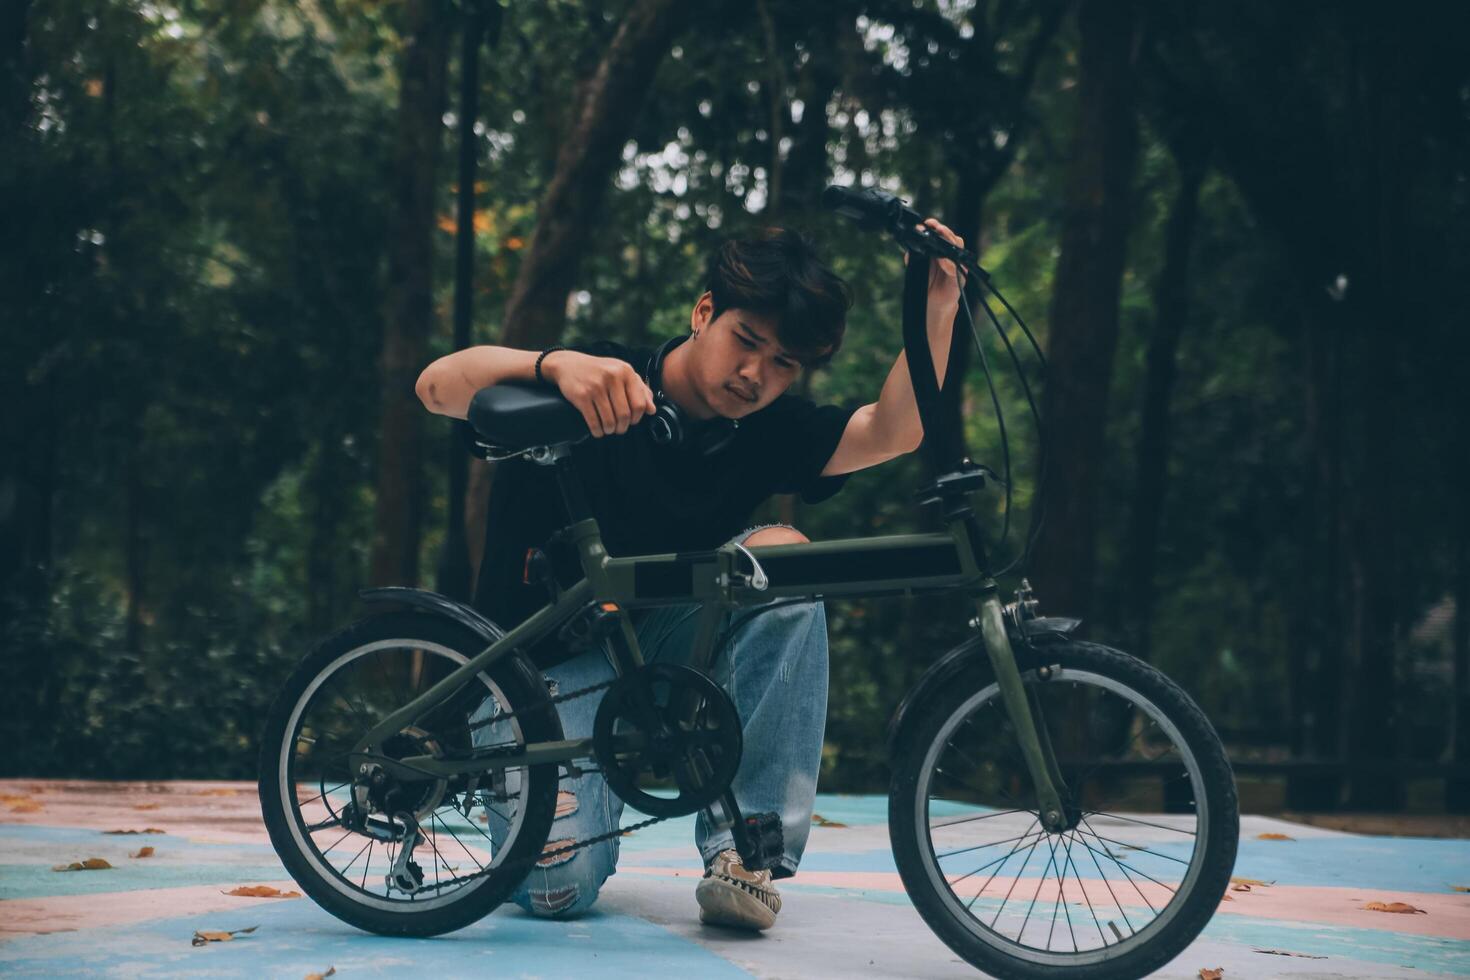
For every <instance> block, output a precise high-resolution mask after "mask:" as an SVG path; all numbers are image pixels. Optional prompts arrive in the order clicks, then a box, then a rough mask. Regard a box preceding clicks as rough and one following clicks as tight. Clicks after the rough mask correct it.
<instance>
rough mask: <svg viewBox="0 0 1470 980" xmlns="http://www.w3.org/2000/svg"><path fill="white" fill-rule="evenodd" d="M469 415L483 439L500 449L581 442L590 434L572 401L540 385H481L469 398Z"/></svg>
mask: <svg viewBox="0 0 1470 980" xmlns="http://www.w3.org/2000/svg"><path fill="white" fill-rule="evenodd" d="M468 417H469V423H470V425H472V426H474V427H475V431H476V432H477V433H479V434H480V437H481V438H482V439H484V440H485V441H486V442H487V443H490V444H491V445H494V446H499V447H501V448H503V449H511V450H519V449H528V448H530V447H532V446H554V445H556V444H557V443H563V442H566V443H571V442H580V441H581V440H583V439H585V438H587V437H588V436H589V435H590V434H591V433H589V432H588V431H587V422H586V420H585V419H583V418H582V413H581V412H579V411H577V410H576V408H574V407H573V406H572V403H571V402H569V401H567V400H566V399H565V398H563V397H562V396H561V393H560V392H557V391H555V390H552V389H549V388H543V387H541V386H539V385H526V384H517V383H515V382H505V383H501V384H498V385H491V386H490V387H488V388H481V389H480V390H479V391H477V392H475V397H474V398H472V399H471V400H470V410H469V412H468Z"/></svg>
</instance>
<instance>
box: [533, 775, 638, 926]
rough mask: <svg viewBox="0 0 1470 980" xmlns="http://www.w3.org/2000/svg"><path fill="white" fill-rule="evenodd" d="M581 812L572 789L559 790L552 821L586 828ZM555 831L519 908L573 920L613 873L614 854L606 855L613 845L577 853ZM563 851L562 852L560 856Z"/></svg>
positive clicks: (582, 849) (555, 829) (535, 913)
mask: <svg viewBox="0 0 1470 980" xmlns="http://www.w3.org/2000/svg"><path fill="white" fill-rule="evenodd" d="M581 809H582V801H581V800H580V799H578V797H577V794H576V793H575V792H572V791H571V790H565V789H564V790H560V791H559V792H558V793H557V794H556V813H555V817H554V818H553V819H554V820H555V821H556V822H557V824H558V825H563V824H565V826H566V829H571V828H574V827H577V828H582V829H585V828H586V823H585V821H584V820H578V819H576V818H577V817H578V816H579V814H580V811H581ZM560 829H562V828H561V826H558V827H556V828H554V829H553V830H552V834H551V839H550V840H548V841H547V842H546V846H545V847H543V848H542V856H541V858H540V859H539V860H537V862H536V866H535V867H534V868H533V869H532V870H531V872H530V874H529V875H527V877H526V883H525V889H524V893H523V895H521V896H519V898H520V905H521V907H522V908H524V909H525V910H526V911H528V912H530V913H531V914H533V915H538V916H546V917H554V918H558V919H570V918H575V917H576V916H578V915H581V914H582V913H583V912H586V911H587V910H588V909H590V908H591V907H592V905H593V903H594V902H596V901H597V893H598V892H599V891H600V890H601V888H602V883H603V882H604V881H606V880H607V878H608V876H609V875H611V874H612V868H613V865H614V864H615V862H616V857H615V855H610V854H606V853H604V852H603V851H604V849H606V848H611V847H613V846H614V845H613V844H611V843H610V842H606V841H604V842H601V843H597V844H593V845H590V846H588V847H585V848H580V849H577V850H566V848H567V847H569V846H571V845H572V844H574V843H575V841H574V840H573V839H572V838H570V837H563V836H562V835H561V834H560V833H558V832H557V831H558V830H560ZM558 852H560V853H558Z"/></svg>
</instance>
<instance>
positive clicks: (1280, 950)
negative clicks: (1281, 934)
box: [1251, 949, 1327, 960]
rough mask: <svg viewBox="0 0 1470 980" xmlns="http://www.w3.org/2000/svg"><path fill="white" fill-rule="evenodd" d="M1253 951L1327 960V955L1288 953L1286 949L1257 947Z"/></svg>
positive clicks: (1270, 954) (1271, 954)
mask: <svg viewBox="0 0 1470 980" xmlns="http://www.w3.org/2000/svg"><path fill="white" fill-rule="evenodd" d="M1251 952H1253V953H1265V954H1267V955H1268V956H1297V957H1300V958H1302V959H1304V960H1325V959H1327V957H1325V956H1313V955H1312V954H1311V953H1288V952H1287V951H1286V950H1284V949H1255V950H1251Z"/></svg>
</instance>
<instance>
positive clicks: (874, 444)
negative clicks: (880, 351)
mask: <svg viewBox="0 0 1470 980" xmlns="http://www.w3.org/2000/svg"><path fill="white" fill-rule="evenodd" d="M925 224H927V225H929V226H930V227H931V228H934V229H935V230H936V231H938V232H939V233H940V234H941V235H943V236H944V237H945V238H948V239H949V240H950V241H952V242H954V243H955V244H957V245H960V246H961V247H963V246H964V239H962V238H960V237H958V236H957V235H955V233H954V232H952V231H950V230H949V229H948V228H946V227H945V226H944V225H942V224H940V223H939V222H938V221H936V220H934V219H933V218H930V219H928V220H927V221H926V222H925ZM930 269H931V271H930V276H929V306H928V315H927V319H926V322H925V327H926V328H927V330H926V332H927V334H928V338H929V355H930V357H932V358H933V359H934V374H935V378H936V381H937V382H938V384H939V385H940V386H941V387H943V385H944V372H945V368H946V367H948V365H949V346H950V340H951V338H952V337H953V336H954V318H955V313H956V312H958V310H959V305H960V299H959V297H960V287H959V282H958V280H956V278H955V272H954V264H953V263H952V262H950V261H948V260H942V261H940V262H935V263H933V265H932V266H931V267H930ZM923 440H924V426H923V423H922V421H921V420H920V418H919V404H918V401H917V399H915V398H914V383H913V379H912V378H910V377H909V364H908V355H907V354H906V353H900V354H899V355H898V359H897V360H895V361H894V362H893V367H892V368H891V369H889V371H888V379H887V380H886V381H884V382H883V390H882V391H881V392H880V393H879V395H878V400H877V401H876V402H873V403H871V404H868V405H864V406H863V407H862V408H860V409H858V410H857V411H856V412H855V413H853V416H852V418H851V419H849V420H848V423H847V428H846V429H844V430H843V432H842V439H841V441H840V442H838V443H837V448H836V450H834V451H833V453H832V458H831V459H829V460H828V461H827V465H826V466H824V467H822V476H837V475H839V474H842V473H852V472H854V471H856V470H861V469H866V468H867V467H869V466H876V465H878V464H879V463H884V462H887V461H888V460H890V459H893V458H894V457H895V456H902V455H903V454H904V453H911V452H913V451H914V450H915V449H918V448H919V444H920V443H921V442H923Z"/></svg>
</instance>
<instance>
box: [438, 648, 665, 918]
mask: <svg viewBox="0 0 1470 980" xmlns="http://www.w3.org/2000/svg"><path fill="white" fill-rule="evenodd" d="M619 680H621V678H618V677H614V678H613V679H612V680H608V681H603V682H602V683H600V684H591V685H589V686H587V687H583V688H578V689H577V690H575V691H569V692H567V693H566V694H554V695H551V696H550V697H549V698H548V699H547V700H546V701H545V702H543V703H541V704H538V705H536V706H535V707H533V708H525V709H522V710H524V711H539V710H541V709H542V708H544V707H546V706H547V705H554V704H561V703H563V702H566V701H571V700H574V699H576V698H581V697H586V696H587V695H589V694H596V693H597V692H598V691H601V690H605V689H607V688H609V687H612V686H613V685H614V684H616V683H617V682H618V681H619ZM520 713H521V712H520V711H508V712H505V713H502V714H497V715H496V716H495V717H493V718H488V719H486V720H485V721H480V722H476V723H475V724H474V725H471V726H470V731H472V732H473V731H476V730H478V729H480V728H484V727H487V726H489V725H492V724H495V723H496V722H500V721H507V720H509V719H511V718H514V717H515V716H516V715H518V714H520ZM515 751H520V747H519V746H516V747H515ZM582 771H583V772H586V771H589V770H582ZM564 778H566V777H559V778H558V780H557V782H560V781H561V779H564ZM482 805H483V804H482ZM486 809H489V807H486ZM668 819H669V818H668V817H650V818H648V819H647V820H642V821H640V822H638V823H635V824H629V825H628V826H626V827H615V828H613V829H612V830H609V831H606V832H604V833H601V834H596V835H594V836H592V837H588V838H586V839H585V840H579V841H573V842H572V843H570V844H564V845H562V846H561V847H558V848H555V849H553V850H549V851H546V850H543V851H542V852H541V853H540V854H533V855H528V856H526V857H523V858H520V859H519V860H516V861H514V862H510V863H507V864H503V865H501V866H499V867H491V868H482V869H480V870H479V871H476V872H475V873H474V874H470V875H461V876H460V877H457V878H451V879H449V880H448V881H442V882H439V883H438V884H437V885H436V886H434V887H435V890H436V891H438V890H442V889H444V888H447V887H449V886H452V885H460V884H463V883H465V882H468V881H474V880H475V879H476V878H483V877H485V876H486V875H489V874H491V873H494V872H505V871H511V872H515V871H517V870H519V869H520V868H521V867H522V866H523V865H524V866H528V867H527V871H529V870H530V866H534V865H536V864H538V863H540V862H542V861H545V860H547V859H548V858H555V857H560V856H561V855H563V854H571V853H573V852H574V851H580V850H581V849H582V848H584V847H591V846H592V845H593V844H601V843H602V842H603V841H609V840H612V839H613V838H615V837H621V836H623V835H624V834H631V833H633V832H634V831H635V830H642V829H644V828H645V827H652V826H653V825H654V824H656V823H662V822H663V821H665V820H668Z"/></svg>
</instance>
